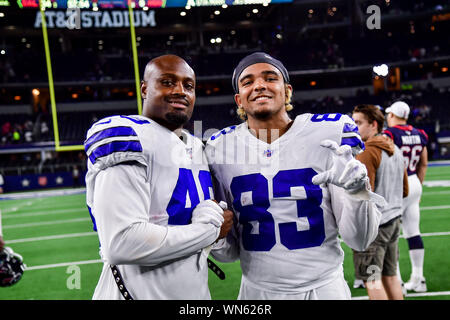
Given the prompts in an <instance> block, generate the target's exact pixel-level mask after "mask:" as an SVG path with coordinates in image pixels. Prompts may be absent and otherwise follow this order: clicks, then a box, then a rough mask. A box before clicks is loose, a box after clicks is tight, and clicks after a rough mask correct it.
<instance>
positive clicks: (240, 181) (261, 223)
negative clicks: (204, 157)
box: [231, 168, 325, 251]
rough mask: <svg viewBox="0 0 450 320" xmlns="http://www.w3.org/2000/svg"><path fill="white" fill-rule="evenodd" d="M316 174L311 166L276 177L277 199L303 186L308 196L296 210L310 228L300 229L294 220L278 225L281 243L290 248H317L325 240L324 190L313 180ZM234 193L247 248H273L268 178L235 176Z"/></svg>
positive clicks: (274, 188) (244, 243)
mask: <svg viewBox="0 0 450 320" xmlns="http://www.w3.org/2000/svg"><path fill="white" fill-rule="evenodd" d="M316 174H317V173H316V172H315V171H314V170H313V169H311V168H307V169H296V170H283V171H280V172H278V173H277V174H276V175H275V176H274V178H273V198H274V199H276V198H283V197H292V196H293V195H292V194H291V190H292V189H291V188H293V187H300V190H304V191H305V195H306V197H305V199H300V200H296V202H297V212H296V213H297V217H298V218H303V219H302V220H303V221H304V225H305V224H306V225H309V228H308V229H307V230H300V231H299V230H298V228H297V222H295V221H292V222H283V223H279V224H278V228H279V231H280V242H281V244H282V245H284V246H285V247H286V248H288V249H289V250H294V249H303V248H311V247H317V246H320V245H321V244H322V243H323V241H324V240H325V226H324V221H323V210H322V208H321V207H320V204H321V203H322V190H321V189H320V187H319V186H316V185H314V184H313V183H312V177H313V176H314V175H316ZM231 192H232V194H233V198H234V202H233V206H234V208H235V209H236V210H237V211H239V213H240V214H239V222H240V223H241V224H242V225H243V231H242V244H243V246H244V248H245V249H246V250H248V251H269V250H270V249H272V248H273V246H274V245H275V243H276V238H275V227H276V225H275V221H274V218H273V216H272V214H271V213H270V212H269V211H268V209H269V207H270V200H269V184H268V181H267V179H266V178H265V177H264V176H263V175H261V174H259V173H255V174H250V175H245V176H239V177H235V178H234V179H233V181H232V182H231ZM250 192H251V197H250ZM246 193H247V194H246ZM243 195H247V196H244V197H243ZM243 199H244V203H243V201H242V200H243Z"/></svg>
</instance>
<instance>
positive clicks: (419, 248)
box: [383, 101, 428, 292]
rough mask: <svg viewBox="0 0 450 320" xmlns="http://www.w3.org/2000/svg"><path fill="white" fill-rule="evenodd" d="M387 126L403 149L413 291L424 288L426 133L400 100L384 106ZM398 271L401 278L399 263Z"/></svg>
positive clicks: (408, 286)
mask: <svg viewBox="0 0 450 320" xmlns="http://www.w3.org/2000/svg"><path fill="white" fill-rule="evenodd" d="M386 114H387V124H388V128H387V129H385V130H384V131H383V133H384V134H386V135H387V136H388V137H390V138H391V139H392V140H393V141H394V143H395V144H396V145H397V146H398V147H399V148H400V150H401V151H402V153H403V159H404V164H405V167H406V170H407V172H408V184H409V195H408V197H406V198H405V199H403V215H402V230H403V235H404V237H405V238H406V240H407V241H408V247H409V257H410V260H411V266H412V273H411V276H410V279H409V280H408V282H406V283H405V284H404V286H405V288H406V289H407V290H410V291H415V292H425V291H427V284H426V280H425V277H424V275H423V264H424V259H425V247H424V244H423V240H422V237H421V236H420V228H419V225H420V209H419V203H420V198H421V196H422V184H423V181H424V180H425V174H426V172H427V166H428V150H427V143H428V135H427V134H426V133H425V131H423V130H421V129H416V128H414V127H413V126H411V125H408V124H407V120H408V117H409V106H408V104H406V103H405V102H403V101H397V102H394V103H393V104H392V105H391V106H390V107H389V108H387V109H386ZM397 274H398V276H399V278H400V279H401V275H400V267H399V266H398V270H397Z"/></svg>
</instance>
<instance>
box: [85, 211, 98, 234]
mask: <svg viewBox="0 0 450 320" xmlns="http://www.w3.org/2000/svg"><path fill="white" fill-rule="evenodd" d="M87 207H88V210H89V215H90V216H91V220H92V224H93V225H94V231H97V223H96V222H95V218H94V215H93V214H92V209H91V207H89V206H87Z"/></svg>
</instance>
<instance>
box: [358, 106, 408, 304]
mask: <svg viewBox="0 0 450 320" xmlns="http://www.w3.org/2000/svg"><path fill="white" fill-rule="evenodd" d="M352 117H353V119H354V120H355V123H356V125H357V126H358V130H359V132H360V134H361V138H362V140H363V141H364V143H365V147H366V149H365V151H364V152H362V153H360V154H359V155H357V157H356V158H357V159H358V160H359V161H361V162H362V163H364V165H365V166H366V168H367V173H368V176H369V180H370V185H371V187H372V190H373V191H374V192H375V193H377V194H379V195H381V196H383V197H384V198H385V199H386V202H387V205H386V206H384V207H383V208H382V209H381V212H382V216H381V221H380V226H379V231H378V236H377V238H376V239H375V241H374V242H373V243H372V244H371V245H370V246H369V247H368V248H367V249H366V250H365V251H362V252H359V251H354V252H353V262H354V266H355V276H356V278H357V279H362V280H363V281H364V284H365V287H366V289H367V293H368V295H369V299H371V300H403V293H402V287H401V283H400V281H399V279H398V277H397V270H396V269H397V261H398V238H399V235H400V227H401V216H402V199H403V197H406V196H407V195H408V191H409V190H408V176H407V172H406V169H405V167H404V164H403V156H402V152H401V151H400V149H399V148H398V147H397V146H396V145H395V144H394V143H393V142H392V140H391V139H389V138H388V137H386V136H384V135H382V134H381V131H382V129H383V123H384V115H383V113H382V112H381V110H380V108H379V107H377V106H374V105H358V106H356V107H355V108H354V109H353V115H352Z"/></svg>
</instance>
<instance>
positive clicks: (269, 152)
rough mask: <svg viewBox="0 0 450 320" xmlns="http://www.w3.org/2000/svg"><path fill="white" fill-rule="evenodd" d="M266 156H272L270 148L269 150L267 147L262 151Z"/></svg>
mask: <svg viewBox="0 0 450 320" xmlns="http://www.w3.org/2000/svg"><path fill="white" fill-rule="evenodd" d="M263 154H264V155H265V156H266V157H267V158H270V157H271V156H272V150H270V149H267V150H264V153H263Z"/></svg>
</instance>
